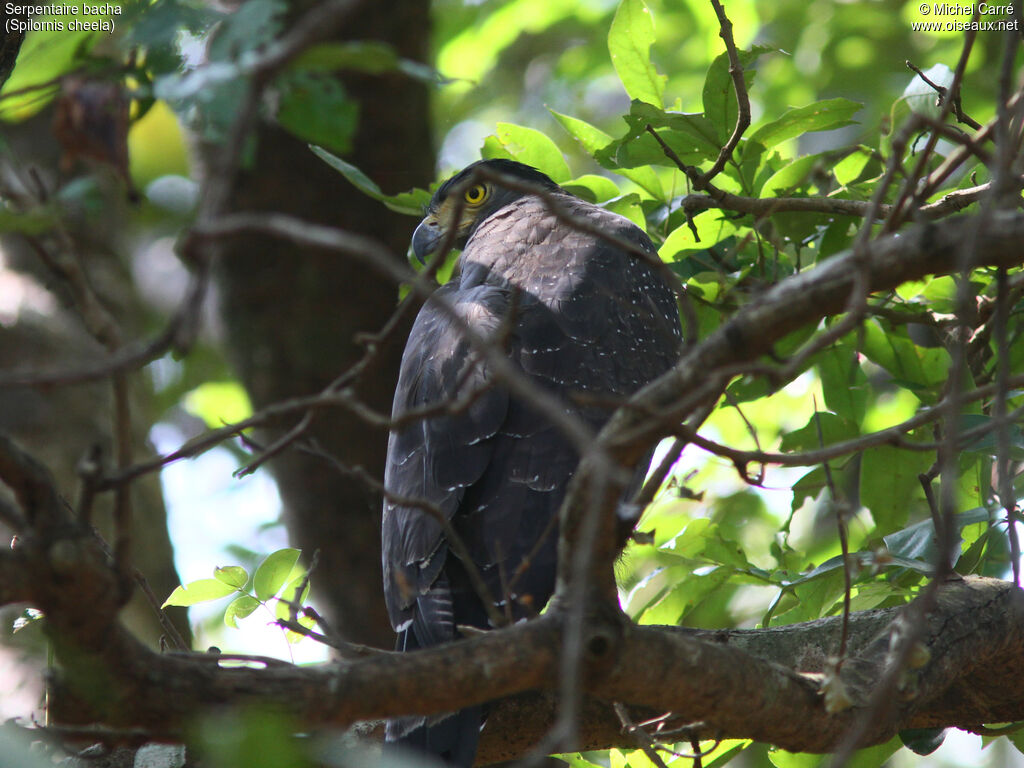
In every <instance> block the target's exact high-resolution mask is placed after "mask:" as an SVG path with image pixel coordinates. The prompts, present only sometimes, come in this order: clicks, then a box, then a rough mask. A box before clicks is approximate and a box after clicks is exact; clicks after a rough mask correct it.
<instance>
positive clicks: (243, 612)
mask: <svg viewBox="0 0 1024 768" xmlns="http://www.w3.org/2000/svg"><path fill="white" fill-rule="evenodd" d="M260 605H262V603H260V601H259V600H257V599H256V598H255V597H253V596H252V595H239V596H238V597H236V598H235V599H234V600H232V601H231V602H230V603H228V607H227V609H226V610H225V611H224V623H225V624H227V625H228V626H229V627H233V628H234V629H238V619H244V618H246V617H247V616H249V615H251V614H252V612H253V611H255V610H256V609H257V608H259V607H260Z"/></svg>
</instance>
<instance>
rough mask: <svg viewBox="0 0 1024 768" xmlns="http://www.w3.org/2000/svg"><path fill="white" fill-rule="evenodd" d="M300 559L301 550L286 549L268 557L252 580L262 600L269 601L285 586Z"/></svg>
mask: <svg viewBox="0 0 1024 768" xmlns="http://www.w3.org/2000/svg"><path fill="white" fill-rule="evenodd" d="M298 559H299V550H297V549H291V548H285V549H279V550H277V552H272V553H271V554H269V555H267V559H266V560H264V561H263V562H262V563H260V567H259V568H257V569H256V573H255V575H254V576H253V579H252V586H253V590H254V591H255V592H256V597H258V598H259V599H260V600H269V599H270V598H272V597H273V596H274V595H276V594H277V592H278V590H280V589H281V587H283V586H284V583H285V580H286V579H287V578H288V576H289V574H291V572H292V568H293V567H294V566H295V563H296V562H297V561H298Z"/></svg>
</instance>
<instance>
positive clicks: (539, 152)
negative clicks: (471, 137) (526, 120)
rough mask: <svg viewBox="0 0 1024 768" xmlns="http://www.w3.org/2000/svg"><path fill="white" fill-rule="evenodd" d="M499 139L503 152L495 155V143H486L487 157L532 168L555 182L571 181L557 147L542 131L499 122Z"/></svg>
mask: <svg viewBox="0 0 1024 768" xmlns="http://www.w3.org/2000/svg"><path fill="white" fill-rule="evenodd" d="M496 133H497V139H498V142H499V144H500V146H501V149H502V150H503V152H502V153H501V154H500V155H498V154H497V153H494V152H493V147H494V145H493V143H485V145H484V153H483V154H484V157H495V156H501V157H506V158H509V159H512V160H518V161H519V162H520V163H526V164H527V165H531V166H533V167H534V168H536V169H537V170H539V171H541V172H543V173H546V174H547V175H548V176H550V177H551V179H552V180H553V181H555V182H556V183H559V184H560V183H561V182H563V181H568V180H569V178H571V176H572V174H571V173H570V171H569V166H568V165H566V162H565V158H564V157H562V152H561V150H560V149H559V148H558V146H557V145H556V144H555V142H553V141H552V140H551V139H549V138H548V137H547V136H545V135H544V134H543V133H541V132H540V131H537V130H534V129H533V128H527V127H525V126H522V125H514V124H513V123H498V125H497V131H496Z"/></svg>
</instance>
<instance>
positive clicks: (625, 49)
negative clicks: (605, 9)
mask: <svg viewBox="0 0 1024 768" xmlns="http://www.w3.org/2000/svg"><path fill="white" fill-rule="evenodd" d="M653 43H654V19H653V18H652V17H651V11H650V9H649V8H648V7H647V4H646V3H645V2H644V0H622V2H620V3H619V8H618V10H617V11H616V12H615V18H614V19H613V20H612V25H611V28H610V29H609V31H608V52H609V53H610V54H611V57H612V65H613V66H614V67H615V71H616V72H617V73H618V74H619V80H621V81H622V86H623V87H624V88H625V89H626V93H628V94H629V97H630V98H631V99H639V100H640V101H646V102H647V103H648V104H655V105H657V106H659V107H660V106H661V104H662V100H661V96H662V94H663V93H664V92H665V79H666V78H665V76H664V75H659V74H658V71H657V70H656V69H655V68H654V64H653V63H652V62H651V50H650V49H651V45H652V44H653Z"/></svg>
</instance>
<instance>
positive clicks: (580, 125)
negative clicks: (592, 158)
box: [548, 109, 614, 155]
mask: <svg viewBox="0 0 1024 768" xmlns="http://www.w3.org/2000/svg"><path fill="white" fill-rule="evenodd" d="M548 111H549V112H550V113H551V114H552V116H553V117H554V118H555V120H557V121H558V124H559V125H561V126H562V127H563V128H564V129H565V130H566V132H567V133H568V134H569V135H570V136H572V137H573V138H574V139H576V141H578V142H579V143H580V146H581V147H583V149H584V150H586V152H587V153H589V154H591V155H593V154H596V153H597V152H598V151H599V150H601V149H604V148H605V147H607V146H608V145H609V144H611V143H612V141H614V139H613V138H612V137H611V136H610V135H609V134H607V133H605V132H604V131H602V130H601V129H600V128H597V127H595V126H593V125H591V124H590V123H588V122H587V121H586V120H580V119H579V118H578V117H570V116H569V115H563V114H562V113H560V112H555V110H553V109H549V110H548Z"/></svg>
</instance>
